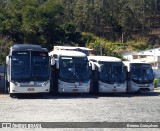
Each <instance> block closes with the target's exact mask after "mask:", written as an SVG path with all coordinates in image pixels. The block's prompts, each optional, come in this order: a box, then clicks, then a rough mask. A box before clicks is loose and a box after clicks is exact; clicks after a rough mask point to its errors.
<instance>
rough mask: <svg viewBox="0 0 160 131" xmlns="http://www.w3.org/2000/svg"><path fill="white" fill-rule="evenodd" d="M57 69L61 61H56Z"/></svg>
mask: <svg viewBox="0 0 160 131" xmlns="http://www.w3.org/2000/svg"><path fill="white" fill-rule="evenodd" d="M56 68H57V69H59V61H58V60H56Z"/></svg>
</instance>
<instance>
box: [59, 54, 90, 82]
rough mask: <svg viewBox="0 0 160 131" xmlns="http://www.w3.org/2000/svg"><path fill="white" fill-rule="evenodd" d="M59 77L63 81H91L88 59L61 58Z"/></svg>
mask: <svg viewBox="0 0 160 131" xmlns="http://www.w3.org/2000/svg"><path fill="white" fill-rule="evenodd" d="M59 76H60V79H62V80H63V81H71V82H75V81H85V80H89V67H88V60H87V58H86V57H85V58H77V57H61V58H60V71H59Z"/></svg>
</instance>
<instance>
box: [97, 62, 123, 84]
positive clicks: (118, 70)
mask: <svg viewBox="0 0 160 131" xmlns="http://www.w3.org/2000/svg"><path fill="white" fill-rule="evenodd" d="M99 64H100V72H99V79H100V80H101V81H103V82H120V83H123V82H125V72H124V68H123V65H122V63H121V62H99Z"/></svg>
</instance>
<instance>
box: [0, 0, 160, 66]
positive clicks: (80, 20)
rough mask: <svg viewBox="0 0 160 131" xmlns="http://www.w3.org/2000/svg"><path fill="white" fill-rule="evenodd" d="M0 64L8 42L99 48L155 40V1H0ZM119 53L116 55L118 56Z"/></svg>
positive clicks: (158, 18) (158, 34) (158, 23)
mask: <svg viewBox="0 0 160 131" xmlns="http://www.w3.org/2000/svg"><path fill="white" fill-rule="evenodd" d="M0 3H1V4H0V48H1V49H0V50H1V53H0V55H1V56H0V63H2V62H4V57H5V55H6V54H7V53H8V49H9V47H10V46H11V45H12V44H13V43H32V44H40V45H43V46H45V47H47V48H48V49H49V50H51V49H52V48H53V46H54V45H75V46H77V45H79V46H88V47H92V48H95V49H97V51H98V52H99V48H103V52H104V54H106V55H116V56H119V55H118V53H120V52H124V51H132V50H135V49H136V50H137V49H138V50H143V49H146V48H152V47H153V46H155V45H156V46H157V45H158V44H160V42H159V41H160V0H0ZM119 57H120V56H119Z"/></svg>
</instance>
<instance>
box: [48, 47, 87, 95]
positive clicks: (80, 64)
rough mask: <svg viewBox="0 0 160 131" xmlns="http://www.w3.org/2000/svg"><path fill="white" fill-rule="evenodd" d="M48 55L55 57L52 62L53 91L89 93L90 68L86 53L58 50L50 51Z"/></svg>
mask: <svg viewBox="0 0 160 131" xmlns="http://www.w3.org/2000/svg"><path fill="white" fill-rule="evenodd" d="M49 56H50V57H51V59H55V63H54V64H53V63H52V65H54V66H53V69H52V78H53V84H52V87H53V89H52V91H53V92H54V93H89V91H90V69H89V63H88V59H87V56H86V54H84V53H82V52H78V51H66V50H58V51H51V52H50V53H49Z"/></svg>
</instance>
